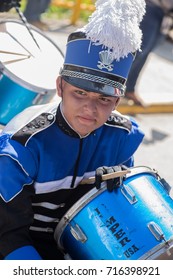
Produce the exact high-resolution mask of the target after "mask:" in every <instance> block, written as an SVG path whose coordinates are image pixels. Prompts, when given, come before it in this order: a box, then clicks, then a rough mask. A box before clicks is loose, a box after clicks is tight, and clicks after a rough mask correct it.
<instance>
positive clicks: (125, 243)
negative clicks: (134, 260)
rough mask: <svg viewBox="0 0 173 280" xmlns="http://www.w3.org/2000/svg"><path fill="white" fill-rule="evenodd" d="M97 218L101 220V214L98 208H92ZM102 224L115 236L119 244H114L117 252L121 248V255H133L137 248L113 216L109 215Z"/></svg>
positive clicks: (128, 257)
mask: <svg viewBox="0 0 173 280" xmlns="http://www.w3.org/2000/svg"><path fill="white" fill-rule="evenodd" d="M94 210H95V212H96V213H97V215H98V216H99V218H101V219H102V220H103V215H102V213H101V211H100V210H99V208H95V209H94ZM104 225H105V226H106V227H107V228H108V230H109V231H110V234H111V235H112V236H114V237H115V239H116V241H117V243H118V245H119V246H116V249H117V254H119V252H118V251H119V250H121V249H122V250H123V255H124V256H125V258H127V259H130V258H131V256H132V255H134V254H135V253H136V252H137V251H139V248H138V247H137V246H136V245H135V244H132V245H131V244H130V243H132V240H131V239H130V238H129V237H128V236H127V233H126V231H125V230H124V229H123V228H121V225H120V223H118V222H117V220H116V219H115V217H114V216H111V217H109V218H108V219H106V220H105V221H104Z"/></svg>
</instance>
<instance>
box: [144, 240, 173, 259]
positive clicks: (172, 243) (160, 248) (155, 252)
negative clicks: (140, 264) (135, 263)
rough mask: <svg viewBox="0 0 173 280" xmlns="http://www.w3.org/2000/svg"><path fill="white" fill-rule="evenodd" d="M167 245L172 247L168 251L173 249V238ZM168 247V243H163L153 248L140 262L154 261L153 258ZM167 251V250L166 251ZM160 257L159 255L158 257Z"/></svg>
mask: <svg viewBox="0 0 173 280" xmlns="http://www.w3.org/2000/svg"><path fill="white" fill-rule="evenodd" d="M167 243H168V244H169V245H170V247H168V249H171V248H173V237H171V238H170V239H169V240H168V241H167ZM166 246H167V244H166V242H163V243H161V244H158V245H156V246H155V247H153V248H152V249H151V250H149V251H148V252H146V253H145V254H144V255H142V256H141V257H140V258H139V260H153V258H151V257H152V256H154V255H158V253H160V251H163V250H164V248H165V247H166ZM165 251H166V250H165ZM158 256H159V255H158Z"/></svg>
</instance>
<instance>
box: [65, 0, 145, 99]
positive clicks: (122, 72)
mask: <svg viewBox="0 0 173 280" xmlns="http://www.w3.org/2000/svg"><path fill="white" fill-rule="evenodd" d="M134 4H135V6H134ZM95 5H96V10H95V12H94V13H93V14H92V15H91V17H90V18H89V23H88V24H87V25H86V26H84V27H83V28H82V29H79V30H77V31H76V32H73V33H71V34H70V35H69V37H68V41H67V47H66V54H65V59H64V65H63V68H62V69H61V73H60V74H61V76H62V77H63V79H64V80H65V81H66V82H68V83H70V84H72V85H73V86H76V87H78V88H81V89H84V90H86V91H91V92H97V93H101V94H104V95H108V96H113V97H120V96H123V95H124V92H125V88H126V81H127V78H128V73H129V71H130V68H131V65H132V63H133V60H134V57H135V53H136V51H137V50H139V49H140V45H141V37H142V33H141V30H140V29H139V24H140V22H141V20H142V17H143V15H144V12H145V0H107V1H105V0H104V1H103V0H98V1H96V4H95Z"/></svg>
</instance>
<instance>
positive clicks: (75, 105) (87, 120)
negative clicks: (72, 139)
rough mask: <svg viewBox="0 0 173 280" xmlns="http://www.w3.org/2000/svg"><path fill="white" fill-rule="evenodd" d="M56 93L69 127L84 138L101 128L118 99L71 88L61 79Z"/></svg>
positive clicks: (59, 78) (58, 81)
mask: <svg viewBox="0 0 173 280" xmlns="http://www.w3.org/2000/svg"><path fill="white" fill-rule="evenodd" d="M57 92H58V95H59V96H60V97H62V111H63V114H64V116H65V118H66V120H67V121H68V123H69V124H70V126H71V127H72V128H73V129H74V130H75V131H76V132H77V133H78V134H80V135H81V136H85V135H87V134H88V133H90V132H92V131H93V130H95V129H97V128H98V127H100V126H102V125H103V124H104V123H105V122H106V121H107V119H108V117H109V116H110V114H111V111H112V110H114V109H115V107H116V106H117V105H118V102H119V98H118V97H109V96H106V95H102V94H99V93H94V92H88V91H85V90H82V89H80V88H77V87H75V86H72V85H70V84H68V83H67V82H65V81H64V80H63V79H62V83H61V77H58V79H57Z"/></svg>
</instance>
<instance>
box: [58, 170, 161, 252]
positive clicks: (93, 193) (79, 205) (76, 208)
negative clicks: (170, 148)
mask: <svg viewBox="0 0 173 280" xmlns="http://www.w3.org/2000/svg"><path fill="white" fill-rule="evenodd" d="M130 170H131V173H129V174H127V175H126V178H130V177H132V176H135V175H137V174H139V173H140V174H141V173H150V174H152V175H154V176H156V174H157V173H156V172H155V171H154V170H153V169H151V168H150V167H147V166H136V167H132V168H130ZM105 190H107V188H106V181H104V182H103V183H102V186H101V188H100V189H99V190H98V189H96V188H95V187H94V188H93V189H92V190H90V191H89V192H87V193H86V194H85V195H84V196H82V197H81V198H80V199H79V200H78V201H77V202H76V203H75V204H74V205H73V206H72V207H71V208H70V209H69V210H68V211H67V212H66V213H65V215H64V216H63V217H62V218H61V219H60V221H59V223H58V225H57V227H56V228H55V232H54V238H55V240H56V241H57V244H58V246H59V248H60V249H62V250H63V247H62V245H61V241H60V239H61V235H62V233H63V231H64V229H65V228H66V226H67V225H68V223H69V222H70V221H71V220H72V219H73V218H74V217H75V216H76V214H78V213H79V212H80V210H81V209H83V207H84V206H86V205H87V204H88V203H89V202H90V201H91V200H93V199H94V198H95V197H97V196H98V195H100V194H101V193H102V192H104V191H105Z"/></svg>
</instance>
